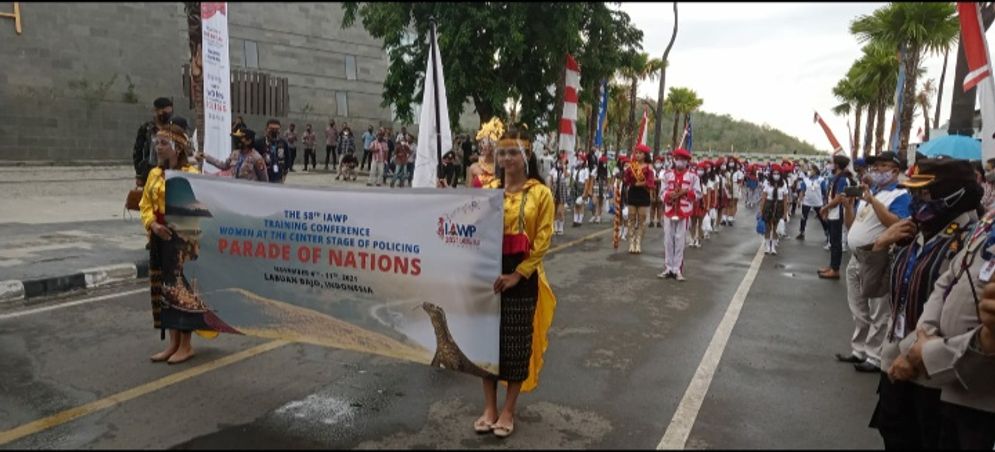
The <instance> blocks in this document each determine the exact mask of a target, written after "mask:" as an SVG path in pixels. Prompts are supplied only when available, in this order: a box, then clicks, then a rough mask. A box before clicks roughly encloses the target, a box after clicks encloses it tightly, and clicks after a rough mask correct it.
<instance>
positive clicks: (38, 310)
mask: <svg viewBox="0 0 995 452" xmlns="http://www.w3.org/2000/svg"><path fill="white" fill-rule="evenodd" d="M148 291H149V288H148V287H144V288H141V289H135V290H129V291H127V292H118V293H112V294H108V295H101V296H99V297H93V298H86V299H83V300H76V301H70V302H67V303H58V304H54V305H51V306H45V307H42V308H35V309H28V310H27V311H20V312H12V313H10V314H2V315H0V320H7V319H13V318H17V317H23V316H26V315H31V314H39V313H42V312H48V311H52V310H55V309H62V308H68V307H71V306H79V305H81V304H87V303H93V302H94V301H102V300H107V299H110V298H118V297H125V296H128V295H134V294H136V293H142V292H148Z"/></svg>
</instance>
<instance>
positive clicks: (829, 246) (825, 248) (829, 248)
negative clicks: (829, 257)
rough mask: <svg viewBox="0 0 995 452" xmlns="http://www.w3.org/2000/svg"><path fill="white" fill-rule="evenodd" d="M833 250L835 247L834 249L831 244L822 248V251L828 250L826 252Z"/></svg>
mask: <svg viewBox="0 0 995 452" xmlns="http://www.w3.org/2000/svg"><path fill="white" fill-rule="evenodd" d="M832 248H833V247H832V245H830V244H828V243H827V244H826V246H824V247H822V249H824V250H826V251H829V250H831V249H832Z"/></svg>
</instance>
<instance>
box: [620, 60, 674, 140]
mask: <svg viewBox="0 0 995 452" xmlns="http://www.w3.org/2000/svg"><path fill="white" fill-rule="evenodd" d="M664 66H665V63H664V62H663V61H662V60H659V59H656V58H650V56H649V54H647V53H637V54H635V55H634V56H633V58H632V59H631V60H630V61H629V64H627V65H625V66H623V67H622V69H621V70H620V72H621V74H622V76H623V77H624V78H626V79H628V80H629V83H630V85H629V129H631V130H635V128H636V103H637V102H636V98H637V97H638V88H639V81H640V80H646V79H647V78H648V79H650V80H652V79H653V78H655V77H656V74H657V73H658V72H660V71H661V70H662V69H663V67H664ZM627 146H628V147H629V148H630V149H631V148H632V147H633V146H635V141H634V140H633V139H631V138H630V139H629V142H628V144H627Z"/></svg>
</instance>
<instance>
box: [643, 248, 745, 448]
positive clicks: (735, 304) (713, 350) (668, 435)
mask: <svg viewBox="0 0 995 452" xmlns="http://www.w3.org/2000/svg"><path fill="white" fill-rule="evenodd" d="M762 251H763V248H762V247H761V248H757V254H756V255H755V256H753V262H752V263H750V268H749V270H747V271H746V276H744V277H743V281H742V282H741V283H739V288H738V289H736V293H735V294H734V295H733V296H732V301H730V302H729V307H728V308H727V309H726V313H725V315H724V316H722V321H721V322H719V326H718V328H716V329H715V334H714V335H713V336H712V341H711V342H710V343H709V344H708V348H707V349H706V350H705V355H704V356H702V357H701V363H700V364H698V370H696V371H695V372H694V377H692V378H691V383H690V384H688V388H687V390H686V391H685V392H684V397H683V398H681V403H680V405H678V406H677V411H675V412H674V417H673V418H672V419H671V420H670V425H668V426H667V431H666V432H665V433H664V434H663V438H662V439H661V440H660V444H657V446H656V448H657V450H661V449H684V448H685V445H686V444H687V441H688V436H690V435H691V428H692V427H694V422H695V419H697V418H698V411H699V410H701V404H702V402H704V401H705V395H706V394H707V393H708V387H709V386H710V385H711V384H712V377H714V376H715V369H716V368H717V367H718V365H719V361H720V360H721V359H722V352H724V351H725V348H726V343H727V342H728V341H729V336H730V335H731V334H732V329H733V327H735V326H736V320H738V319H739V313H740V311H742V308H743V302H744V301H746V295H747V294H749V293H750V287H751V286H753V280H754V279H756V277H757V272H759V271H760V264H761V263H762V262H763V260H764V255H763V252H762Z"/></svg>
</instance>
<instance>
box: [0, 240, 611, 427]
mask: <svg viewBox="0 0 995 452" xmlns="http://www.w3.org/2000/svg"><path fill="white" fill-rule="evenodd" d="M610 231H611V229H606V230H603V231H598V232H595V233H593V234H589V235H587V236H584V237H581V238H579V239H577V240H574V241H571V242H567V243H564V244H562V245H559V246H557V247H555V248H551V249H550V250H549V251H547V254H549V253H555V252H557V251H560V250H562V249H565V248H568V247H571V246H574V245H576V244H578V243H582V242H584V241H586V240H590V239H592V238H594V237H597V236H599V235H603V234H605V233H607V232H610ZM147 291H148V288H142V289H135V290H130V291H127V292H121V293H117V294H109V295H103V296H99V297H93V298H87V299H84V300H78V301H73V302H69V303H60V304H57V305H54V306H46V307H43V308H37V309H31V310H28V311H22V312H15V313H11V314H4V315H0V320H6V319H12V318H16V317H21V316H25V315H30V314H37V313H41V312H46V311H51V310H53V309H59V308H65V307H70V306H77V305H81V304H85V303H92V302H95V301H101V300H107V299H110V298H117V297H123V296H127V295H133V294H137V293H141V292H147ZM290 343H291V342H290V341H283V340H276V341H271V342H267V343H265V344H261V345H257V346H255V347H252V348H250V349H247V350H243V351H240V352H237V353H233V354H231V355H228V356H225V357H223V358H218V359H216V360H214V361H210V362H207V363H204V364H201V365H199V366H197V367H193V368H190V369H187V370H184V371H181V372H177V373H175V374H171V375H167V376H165V377H162V378H160V379H158V380H155V381H152V382H149V383H145V384H143V385H140V386H136V387H134V388H131V389H127V390H125V391H122V392H119V393H117V394H113V395H110V396H107V397H104V398H103V399H100V400H95V401H93V402H90V403H87V404H85V405H80V406H78V407H75V408H70V409H68V410H65V411H61V412H59V413H56V414H53V415H51V416H48V417H45V418H42V419H38V420H35V421H32V422H29V423H27V424H23V425H20V426H18V427H15V428H13V429H10V430H7V431H5V432H0V446H2V445H4V444H7V443H10V442H13V441H16V440H18V439H21V438H23V437H25V436H29V435H33V434H35V433H38V432H41V431H44V430H48V429H50V428H52V427H57V426H59V425H62V424H65V423H67V422H70V421H72V420H75V419H78V418H81V417H83V416H87V415H89V414H93V413H95V412H97V411H101V410H105V409H107V408H111V407H113V406H116V405H119V404H121V403H124V402H127V401H129V400H131V399H134V398H137V397H141V396H143V395H146V394H150V393H152V392H155V391H158V390H160V389H163V388H166V387H168V386H172V385H174V384H176V383H180V382H182V381H185V380H189V379H191V378H193V377H196V376H198V375H202V374H205V373H207V372H210V371H212V370H216V369H220V368H222V367H225V366H227V365H230V364H234V363H237V362H239V361H244V360H246V359H248V358H251V357H253V356H256V355H260V354H262V353H265V352H268V351H270V350H274V349H276V348H279V347H282V346H284V345H287V344H290Z"/></svg>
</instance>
